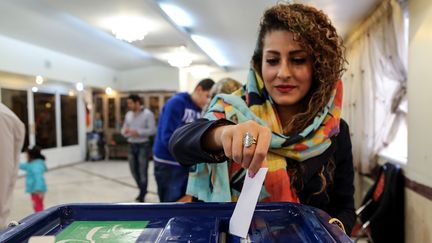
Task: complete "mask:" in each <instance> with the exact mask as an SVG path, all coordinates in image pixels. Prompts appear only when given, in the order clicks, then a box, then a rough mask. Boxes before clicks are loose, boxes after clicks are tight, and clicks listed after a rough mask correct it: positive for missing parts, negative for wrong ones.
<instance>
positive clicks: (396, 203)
mask: <svg viewBox="0 0 432 243" xmlns="http://www.w3.org/2000/svg"><path fill="white" fill-rule="evenodd" d="M404 210H405V207H404V177H403V175H402V171H401V169H400V167H399V166H396V165H394V164H392V163H389V162H387V163H385V164H384V165H382V166H381V167H380V169H379V172H378V176H377V179H376V181H375V183H374V185H373V186H372V187H371V188H370V189H369V191H368V192H367V193H366V195H365V197H364V199H363V203H362V206H361V207H360V208H359V209H358V210H357V211H356V214H357V220H358V221H359V222H360V225H361V227H360V230H359V233H358V234H357V238H356V239H355V241H354V242H357V241H358V240H359V239H360V237H362V236H365V235H366V236H367V237H368V240H369V242H373V243H380V242H392V243H398V242H404V240H405V214H404Z"/></svg>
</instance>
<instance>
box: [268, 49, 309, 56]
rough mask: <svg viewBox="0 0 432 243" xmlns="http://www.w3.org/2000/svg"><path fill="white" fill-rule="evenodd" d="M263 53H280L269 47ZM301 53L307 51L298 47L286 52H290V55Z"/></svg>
mask: <svg viewBox="0 0 432 243" xmlns="http://www.w3.org/2000/svg"><path fill="white" fill-rule="evenodd" d="M265 53H269V54H277V55H279V54H280V52H279V51H276V50H271V49H270V50H265ZM303 53H307V51H306V50H303V49H298V50H292V51H289V52H288V54H290V55H295V54H303Z"/></svg>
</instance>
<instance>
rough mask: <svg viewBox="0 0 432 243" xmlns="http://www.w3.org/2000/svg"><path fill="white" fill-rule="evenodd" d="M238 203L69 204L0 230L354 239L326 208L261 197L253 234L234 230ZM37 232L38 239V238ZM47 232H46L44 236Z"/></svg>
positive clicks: (10, 233)
mask: <svg viewBox="0 0 432 243" xmlns="http://www.w3.org/2000/svg"><path fill="white" fill-rule="evenodd" d="M234 207H235V203H158V204H149V203H141V204H65V205H60V206H56V207H52V208H49V209H47V210H45V211H42V212H39V213H36V214H32V215H30V216H28V217H26V218H24V219H23V220H21V221H20V222H19V224H18V225H15V226H13V225H11V226H9V227H8V228H7V229H5V230H3V231H0V242H2V243H3V242H14V243H15V242H27V241H28V240H29V239H30V238H31V237H34V238H36V237H35V236H45V237H47V239H48V237H51V238H54V237H53V236H55V242H59V243H75V242H89V243H90V242H95V243H98V242H104V243H105V242H116V243H118V242H125V243H126V242H152V243H153V242H192V243H195V242H210V243H211V242H215V243H219V242H351V240H350V238H349V237H348V236H347V235H346V234H344V232H343V231H342V230H341V229H340V228H339V227H338V226H336V225H334V224H329V223H328V221H329V219H330V217H329V216H328V215H327V214H326V213H325V212H323V211H322V210H319V209H316V208H313V207H309V206H305V205H300V204H295V203H258V204H257V206H256V209H255V212H254V215H253V218H252V222H251V224H250V227H249V232H248V236H247V237H246V238H240V237H237V236H234V235H231V234H229V231H228V228H229V220H230V217H231V215H232V213H233V210H234ZM34 238H33V239H34ZM42 238H43V237H42Z"/></svg>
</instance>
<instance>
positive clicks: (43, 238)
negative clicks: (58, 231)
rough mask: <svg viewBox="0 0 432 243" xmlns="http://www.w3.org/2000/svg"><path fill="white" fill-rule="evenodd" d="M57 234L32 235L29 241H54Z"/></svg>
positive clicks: (52, 242)
mask: <svg viewBox="0 0 432 243" xmlns="http://www.w3.org/2000/svg"><path fill="white" fill-rule="evenodd" d="M54 242H55V236H53V235H51V236H32V237H30V239H29V241H28V243H54Z"/></svg>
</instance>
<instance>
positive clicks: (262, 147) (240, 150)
mask: <svg viewBox="0 0 432 243" xmlns="http://www.w3.org/2000/svg"><path fill="white" fill-rule="evenodd" d="M246 133H249V135H251V136H252V138H253V139H254V140H253V143H252V144H246V145H245V135H246ZM271 134H272V133H271V130H270V128H268V127H265V126H262V125H260V124H258V123H257V122H255V121H247V122H244V123H241V124H237V125H227V126H221V127H216V128H215V129H213V130H212V131H209V133H208V135H207V136H205V137H204V140H205V141H203V142H204V145H205V147H207V148H210V146H214V147H213V148H219V149H220V148H222V149H223V151H224V154H225V156H227V157H228V158H230V159H232V160H234V161H235V162H237V163H239V164H241V166H242V167H243V168H245V169H249V176H250V177H253V176H254V175H255V174H256V172H257V171H258V170H259V168H261V166H262V164H263V163H264V161H265V159H266V155H267V152H268V149H269V146H270V140H271ZM211 140H212V141H211ZM247 145H249V146H247Z"/></svg>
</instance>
